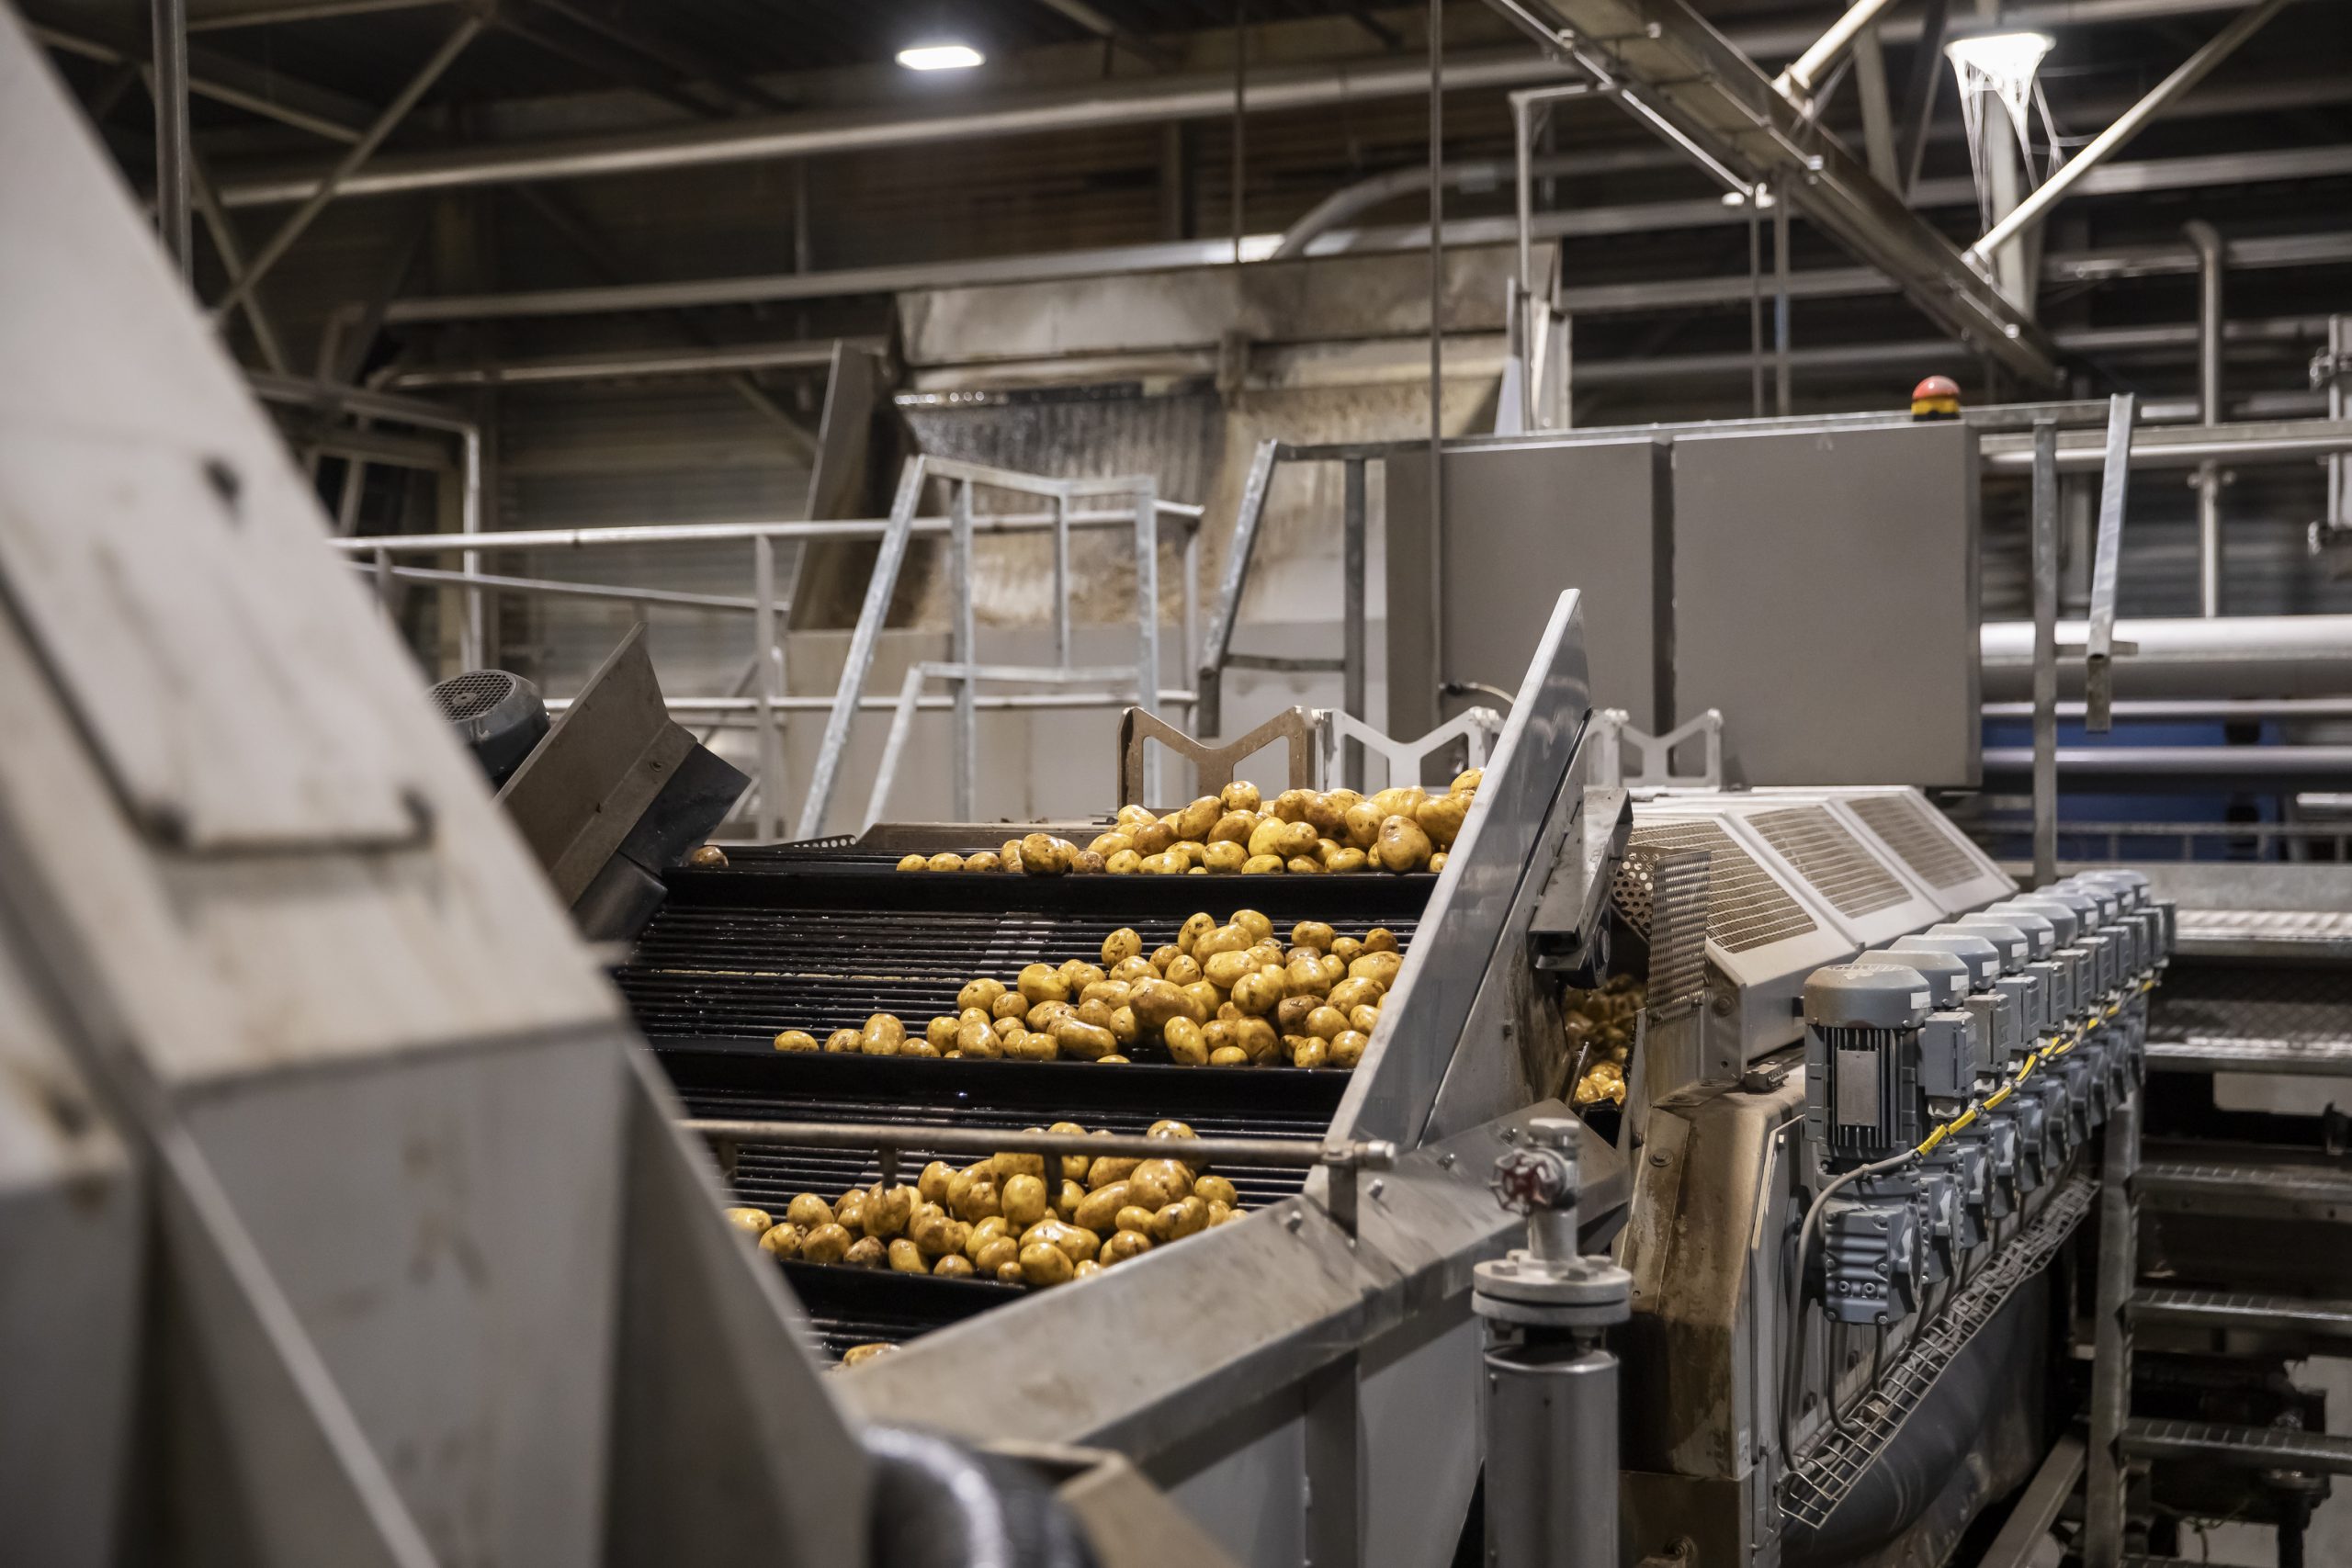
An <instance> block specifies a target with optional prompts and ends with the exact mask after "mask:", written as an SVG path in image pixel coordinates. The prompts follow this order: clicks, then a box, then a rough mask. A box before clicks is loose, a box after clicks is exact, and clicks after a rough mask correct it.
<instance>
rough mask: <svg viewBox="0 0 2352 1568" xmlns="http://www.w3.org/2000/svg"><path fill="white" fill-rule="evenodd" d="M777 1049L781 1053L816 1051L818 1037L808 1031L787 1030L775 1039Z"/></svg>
mask: <svg viewBox="0 0 2352 1568" xmlns="http://www.w3.org/2000/svg"><path fill="white" fill-rule="evenodd" d="M775 1048H776V1049H777V1050H779V1051H814V1050H815V1049H816V1048H817V1037H816V1036H815V1035H813V1034H811V1033H809V1032H808V1031H806V1030H801V1029H787V1030H786V1031H785V1032H783V1033H781V1034H779V1035H777V1036H776V1037H775Z"/></svg>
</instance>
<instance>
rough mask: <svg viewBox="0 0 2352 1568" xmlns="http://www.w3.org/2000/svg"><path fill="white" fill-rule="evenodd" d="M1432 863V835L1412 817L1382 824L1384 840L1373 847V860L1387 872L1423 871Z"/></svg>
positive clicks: (1385, 821) (1381, 839)
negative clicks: (1423, 868)
mask: <svg viewBox="0 0 2352 1568" xmlns="http://www.w3.org/2000/svg"><path fill="white" fill-rule="evenodd" d="M1429 862H1430V836H1429V835H1428V834H1427V833H1424V832H1422V831H1421V829H1420V827H1419V824H1418V823H1416V822H1415V821H1414V820H1413V819H1412V818H1409V817H1406V816H1402V815H1399V816H1395V817H1389V818H1384V819H1383V820H1382V822H1381V824H1380V840H1379V841H1378V842H1377V843H1375V844H1374V845H1373V848H1372V863H1373V864H1374V865H1376V866H1378V867H1379V868H1380V869H1381V870H1383V871H1388V872H1408V871H1419V870H1420V869H1421V868H1422V867H1424V866H1426V865H1428V864H1429Z"/></svg>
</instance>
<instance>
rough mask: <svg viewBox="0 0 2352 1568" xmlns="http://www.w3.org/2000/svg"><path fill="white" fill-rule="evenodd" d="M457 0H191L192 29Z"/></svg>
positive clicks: (356, 14)
mask: <svg viewBox="0 0 2352 1568" xmlns="http://www.w3.org/2000/svg"><path fill="white" fill-rule="evenodd" d="M452 3H453V0H189V5H188V8H187V28H188V31H190V32H192V33H193V32H220V31H225V30H227V29H228V28H259V27H269V26H272V25H275V24H277V23H279V22H316V21H325V20H330V19H333V18H334V17H361V16H368V15H372V14H373V13H375V12H378V11H415V10H421V9H423V8H424V7H425V6H447V5H450V4H452Z"/></svg>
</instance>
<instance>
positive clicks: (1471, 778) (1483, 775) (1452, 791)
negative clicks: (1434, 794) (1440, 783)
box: [1446, 768, 1487, 795]
mask: <svg viewBox="0 0 2352 1568" xmlns="http://www.w3.org/2000/svg"><path fill="white" fill-rule="evenodd" d="M1486 781H1487V770H1486V769H1484V768H1472V769H1471V770H1470V771H1469V772H1468V773H1456V774H1454V775H1453V783H1452V784H1449V785H1447V786H1446V793H1447V794H1449V795H1468V794H1471V793H1473V792H1475V791H1476V789H1477V787H1478V786H1479V785H1480V784H1484V783H1486Z"/></svg>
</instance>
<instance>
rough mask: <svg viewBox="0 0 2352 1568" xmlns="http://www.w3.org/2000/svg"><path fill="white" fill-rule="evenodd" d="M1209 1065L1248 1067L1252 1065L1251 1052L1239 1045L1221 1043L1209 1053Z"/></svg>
mask: <svg viewBox="0 0 2352 1568" xmlns="http://www.w3.org/2000/svg"><path fill="white" fill-rule="evenodd" d="M1208 1065H1209V1066H1212V1067H1246V1066H1249V1065H1250V1054H1249V1053H1248V1052H1247V1051H1244V1050H1243V1049H1242V1048H1241V1047H1240V1046H1238V1045H1219V1046H1217V1047H1216V1049H1215V1050H1213V1051H1211V1052H1210V1053H1209V1063H1208Z"/></svg>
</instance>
